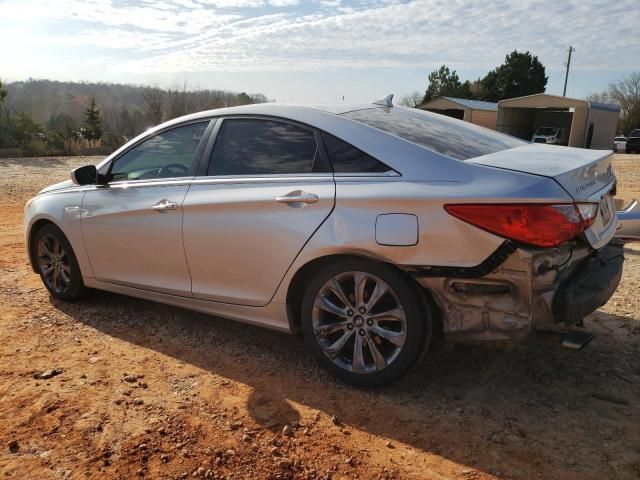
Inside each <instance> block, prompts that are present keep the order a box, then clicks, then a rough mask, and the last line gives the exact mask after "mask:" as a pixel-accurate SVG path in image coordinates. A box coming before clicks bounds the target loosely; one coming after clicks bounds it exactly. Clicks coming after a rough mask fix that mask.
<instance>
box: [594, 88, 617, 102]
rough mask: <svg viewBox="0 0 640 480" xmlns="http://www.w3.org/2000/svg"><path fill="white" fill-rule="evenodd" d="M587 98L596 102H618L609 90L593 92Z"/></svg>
mask: <svg viewBox="0 0 640 480" xmlns="http://www.w3.org/2000/svg"><path fill="white" fill-rule="evenodd" d="M587 100H588V101H590V102H595V103H609V104H615V103H617V102H616V101H615V100H614V98H613V97H612V96H611V94H610V93H609V92H608V91H607V90H605V91H603V92H599V93H592V94H591V95H589V96H588V97H587Z"/></svg>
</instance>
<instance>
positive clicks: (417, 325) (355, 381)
mask: <svg viewBox="0 0 640 480" xmlns="http://www.w3.org/2000/svg"><path fill="white" fill-rule="evenodd" d="M421 295H422V293H421V292H420V291H419V289H418V288H417V286H416V285H414V284H413V283H412V282H410V281H409V280H407V279H406V278H405V277H404V276H403V275H402V274H401V273H399V272H397V271H396V270H395V269H393V268H392V267H390V266H388V265H383V264H377V263H373V262H369V261H366V260H361V259H350V260H346V261H342V262H339V263H335V264H332V265H329V266H327V267H325V268H324V269H322V270H321V271H320V272H318V274H317V275H316V276H315V278H314V279H313V280H312V282H311V283H310V285H309V287H308V288H307V290H306V292H305V295H304V299H303V302H302V331H303V334H304V339H305V343H306V344H307V347H308V348H309V349H310V350H311V353H312V354H313V355H314V357H315V358H316V359H317V360H318V361H319V362H320V364H321V365H322V366H323V367H324V368H325V369H327V370H328V371H329V372H330V373H332V374H333V375H334V376H336V377H337V378H338V379H340V380H342V381H344V382H346V383H350V384H352V385H357V386H375V385H381V384H384V383H388V382H391V381H393V380H396V379H398V378H399V377H401V376H402V375H403V374H404V373H406V372H407V371H408V370H410V369H411V367H413V366H414V365H415V364H416V363H417V362H418V360H419V359H420V358H421V356H422V353H423V352H424V351H425V350H426V348H427V346H428V343H429V341H430V339H431V317H430V313H429V311H428V309H426V308H425V307H424V306H425V303H424V301H423V298H422V296H421Z"/></svg>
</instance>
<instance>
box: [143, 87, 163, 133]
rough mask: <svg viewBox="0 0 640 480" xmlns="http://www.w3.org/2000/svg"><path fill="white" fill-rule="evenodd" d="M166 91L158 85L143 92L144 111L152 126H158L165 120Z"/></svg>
mask: <svg viewBox="0 0 640 480" xmlns="http://www.w3.org/2000/svg"><path fill="white" fill-rule="evenodd" d="M165 95H166V92H165V90H163V89H161V88H160V87H159V86H158V85H154V86H152V87H148V88H145V89H144V91H143V92H142V110H143V112H144V116H145V119H146V120H147V121H148V122H151V125H157V124H158V123H162V121H163V120H164V116H165V115H164V103H165Z"/></svg>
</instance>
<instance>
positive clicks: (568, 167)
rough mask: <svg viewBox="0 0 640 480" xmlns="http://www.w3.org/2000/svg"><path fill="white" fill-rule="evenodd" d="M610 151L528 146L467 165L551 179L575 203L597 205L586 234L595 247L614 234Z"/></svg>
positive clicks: (483, 157)
mask: <svg viewBox="0 0 640 480" xmlns="http://www.w3.org/2000/svg"><path fill="white" fill-rule="evenodd" d="M611 155H612V152H611V151H609V150H588V149H582V148H571V147H562V146H554V145H541V144H530V145H526V146H524V147H516V148H512V149H509V150H502V151H500V152H496V153H492V154H489V155H483V156H481V157H476V158H472V159H469V160H467V162H469V163H475V164H478V165H486V166H490V167H496V168H502V169H507V170H513V171H517V172H524V173H530V174H533V175H540V176H543V177H548V178H552V179H553V180H555V181H556V182H557V183H559V184H560V185H561V186H562V187H563V188H564V189H565V190H566V191H567V192H568V193H569V195H571V197H572V198H573V199H574V200H575V201H576V202H589V203H598V204H599V209H598V210H599V211H598V216H597V218H596V222H595V223H594V224H593V225H592V226H591V228H589V229H588V230H587V231H586V232H585V236H586V237H587V240H588V241H589V243H590V244H591V245H592V246H593V247H594V248H600V247H601V246H603V245H604V244H606V243H607V242H608V241H609V240H610V239H611V237H613V235H614V233H615V227H616V224H617V219H616V212H615V210H616V209H615V205H614V202H613V198H612V197H611V195H610V194H609V192H610V191H611V189H612V188H613V184H614V182H615V175H614V174H613V167H612V164H611V159H612V156H611Z"/></svg>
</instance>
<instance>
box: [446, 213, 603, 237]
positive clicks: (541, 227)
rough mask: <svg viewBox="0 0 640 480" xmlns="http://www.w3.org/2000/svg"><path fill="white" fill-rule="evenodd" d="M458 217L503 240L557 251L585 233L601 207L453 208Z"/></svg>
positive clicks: (455, 215) (454, 214)
mask: <svg viewBox="0 0 640 480" xmlns="http://www.w3.org/2000/svg"><path fill="white" fill-rule="evenodd" d="M444 208H445V210H446V211H447V212H448V213H450V214H451V215H453V216H454V217H457V218H459V219H460V220H464V221H465V222H467V223H470V224H472V225H475V226H476V227H480V228H482V229H483V230H487V231H489V232H491V233H495V234H496V235H499V236H501V237H505V238H509V239H511V240H516V241H518V242H522V243H526V244H528V245H534V246H536V247H555V246H556V245H560V244H561V243H563V242H566V241H567V240H571V239H572V238H574V237H575V236H576V235H579V234H580V233H582V232H584V231H585V230H586V229H587V228H589V226H591V224H592V223H593V221H594V220H595V218H596V213H597V211H598V208H597V204H572V203H570V204H555V205H547V204H490V203H484V204H451V205H445V206H444Z"/></svg>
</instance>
